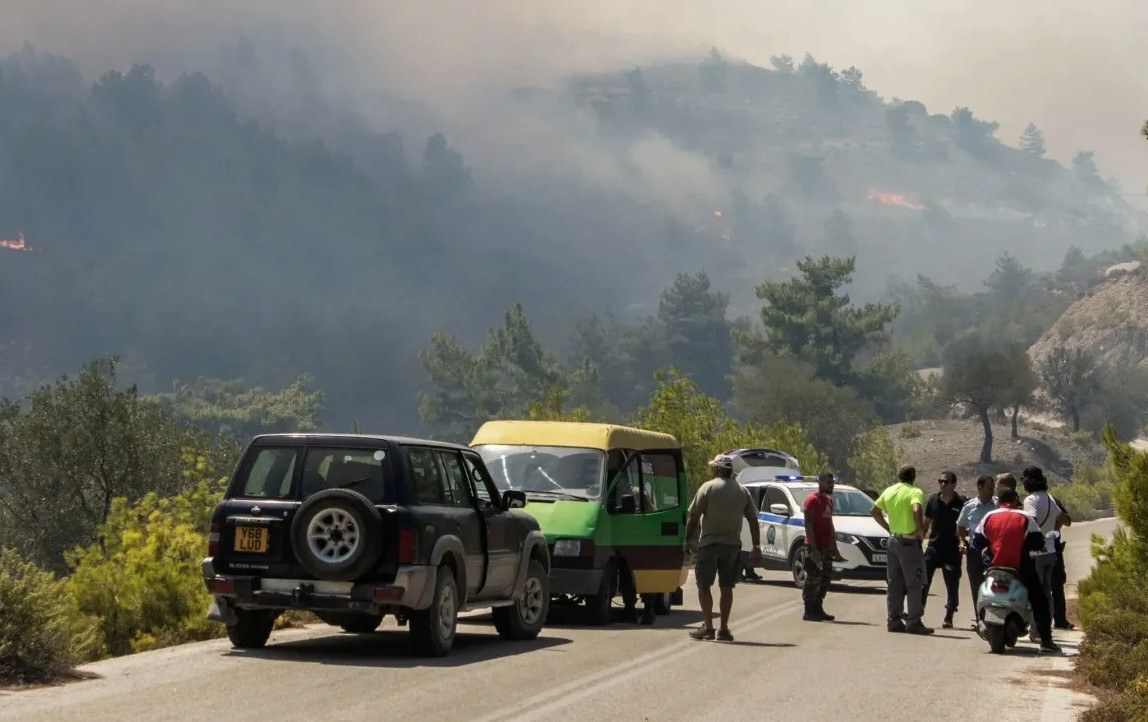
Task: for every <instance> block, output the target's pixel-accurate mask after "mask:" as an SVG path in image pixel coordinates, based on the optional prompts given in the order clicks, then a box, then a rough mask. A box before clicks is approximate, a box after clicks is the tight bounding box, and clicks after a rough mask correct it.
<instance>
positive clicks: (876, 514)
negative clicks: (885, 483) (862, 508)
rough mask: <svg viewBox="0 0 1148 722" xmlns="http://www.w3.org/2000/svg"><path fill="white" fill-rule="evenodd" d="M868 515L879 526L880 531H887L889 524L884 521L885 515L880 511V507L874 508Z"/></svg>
mask: <svg viewBox="0 0 1148 722" xmlns="http://www.w3.org/2000/svg"><path fill="white" fill-rule="evenodd" d="M869 514H871V515H872V516H873V519H874V520H875V521H876V522H877V523H878V524H880V525H881V528H882V529H884V530H885V531H889V522H887V521H885V514H884V513H883V512H882V511H881V508H880V507H878V506H874V507H873V508H872V509H870V510H869Z"/></svg>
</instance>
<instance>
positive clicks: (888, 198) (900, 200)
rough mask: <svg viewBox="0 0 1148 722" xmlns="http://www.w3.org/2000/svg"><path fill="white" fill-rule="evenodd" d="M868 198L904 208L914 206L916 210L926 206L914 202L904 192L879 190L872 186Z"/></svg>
mask: <svg viewBox="0 0 1148 722" xmlns="http://www.w3.org/2000/svg"><path fill="white" fill-rule="evenodd" d="M868 198H869V200H871V201H877V202H878V203H882V204H884V205H887V206H901V207H902V208H912V209H913V210H915V211H919V210H921V208H923V207H924V206H921V205H918V204H916V203H913V202H912V201H910V200H909V199H908V198H906V197H905V195H904V194H903V193H890V192H889V191H882V190H877V189H876V188H870V189H869V193H868Z"/></svg>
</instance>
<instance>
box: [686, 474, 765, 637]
mask: <svg viewBox="0 0 1148 722" xmlns="http://www.w3.org/2000/svg"><path fill="white" fill-rule="evenodd" d="M710 468H712V469H713V470H714V474H715V478H713V479H710V480H709V481H707V482H706V483H704V484H702V485H701V488H699V489H698V492H697V494H695V495H694V499H693V501H692V502H690V508H689V511H688V512H687V513H688V519H687V521H686V540H685V542H684V544H683V547H684V549H685V552H686V554H689V552H690V540H691V539H693V538H694V536H696V535H697V533H698V527H701V538H700V539H699V540H698V555H697V561H696V563H695V564H694V579H695V580H696V581H697V584H698V602H699V603H700V604H701V607H702V616H703V617H704V619H705V622H704V624H703V625H702V626H701V627H698V628H697V629H695V630H694V631H692V632H690V637H692V638H694V639H713V638H714V636H715V635H714V625H713V616H714V615H713V607H714V598H713V593H712V592H711V591H710V589H711V587H713V584H714V577H717V582H718V588H719V589H720V590H721V602H720V615H721V628H720V629H719V630H718V631H717V635H716V636H717V638H718V639H720V640H722V641H723V642H732V641H733V634H731V633H730V631H729V615H730V611H731V610H732V609H733V588H734V586H735V585H736V584H737V578H738V574H739V572H740V571H741V525H742V524H743V523H745V522H748V523H749V534H750V538H751V539H752V540H753V548H752V549H751V550H750V559H751V561H752V563H753V564H755V565H756V564H757V563H758V562H760V561H761V529H760V528H759V527H758V525H757V507H756V506H754V503H753V497H752V496H750V494H749V492H748V491H746V490H745V487H743V486H742V485H741V484H739V483H737V480H736V479H735V478H734V476H733V460H732V459H730V458H729V457H728V456H723V455H722V454H718V455H717V456H716V457H714V459H713V461H711V462H710Z"/></svg>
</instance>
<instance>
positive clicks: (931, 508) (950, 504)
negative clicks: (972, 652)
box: [922, 471, 968, 629]
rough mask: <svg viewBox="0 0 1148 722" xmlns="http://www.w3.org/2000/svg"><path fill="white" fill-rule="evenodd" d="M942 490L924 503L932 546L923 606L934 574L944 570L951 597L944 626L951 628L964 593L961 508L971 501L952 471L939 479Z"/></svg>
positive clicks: (943, 474)
mask: <svg viewBox="0 0 1148 722" xmlns="http://www.w3.org/2000/svg"><path fill="white" fill-rule="evenodd" d="M937 485H938V486H939V487H940V489H939V491H938V492H937V493H936V494H933V495H932V496H930V497H929V500H928V501H927V502H926V503H925V525H926V528H927V529H928V539H929V545H928V547H926V549H925V589H924V592H923V593H924V600H923V601H922V606H923V605H924V603H925V602H927V601H928V599H929V587H930V586H932V583H933V573H934V572H936V571H937V569H940V570H941V576H942V577H944V579H945V590H946V591H947V592H948V595H947V596H948V598H947V600H946V602H945V621H944V622H942V624H941V626H942V627H944V628H945V629H952V627H953V614H954V613H956V611H957V602H958V595H959V593H960V590H961V551H960V539H959V537H958V536H957V517H959V516H960V515H961V507H963V506H964V505H965V502H966V501H968V500H967V499H966V498H965V497H963V496H961V495H960V494H958V493H957V475H956V474H954V473H953V472H951V471H945V472H942V473H941V476H940V478H939V479H937Z"/></svg>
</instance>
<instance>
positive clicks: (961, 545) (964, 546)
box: [957, 542, 969, 554]
mask: <svg viewBox="0 0 1148 722" xmlns="http://www.w3.org/2000/svg"><path fill="white" fill-rule="evenodd" d="M968 550H969V547H968V545H967V544H965V543H964V542H958V543H957V551H958V552H960V553H961V554H964V553H965V552H967V551H968Z"/></svg>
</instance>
